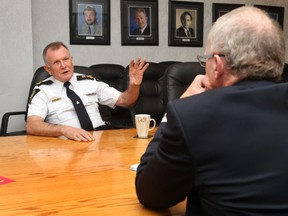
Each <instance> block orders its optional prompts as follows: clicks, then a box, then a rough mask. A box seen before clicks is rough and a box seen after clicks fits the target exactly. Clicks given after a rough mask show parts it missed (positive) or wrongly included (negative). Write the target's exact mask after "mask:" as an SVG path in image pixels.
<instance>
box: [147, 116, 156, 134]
mask: <svg viewBox="0 0 288 216" xmlns="http://www.w3.org/2000/svg"><path fill="white" fill-rule="evenodd" d="M151 121H153V126H152V127H149V129H148V131H151V130H153V129H154V128H155V126H156V121H155V119H152V118H151V119H150V122H151Z"/></svg>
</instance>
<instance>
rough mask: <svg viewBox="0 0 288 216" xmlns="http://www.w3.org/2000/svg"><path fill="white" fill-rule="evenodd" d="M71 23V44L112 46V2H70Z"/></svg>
mask: <svg viewBox="0 0 288 216" xmlns="http://www.w3.org/2000/svg"><path fill="white" fill-rule="evenodd" d="M85 17H86V18H85ZM69 22H70V23H69V26H70V44H82V45H110V0H85V1H81V0H69Z"/></svg>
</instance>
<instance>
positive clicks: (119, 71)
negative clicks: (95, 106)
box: [90, 64, 133, 128]
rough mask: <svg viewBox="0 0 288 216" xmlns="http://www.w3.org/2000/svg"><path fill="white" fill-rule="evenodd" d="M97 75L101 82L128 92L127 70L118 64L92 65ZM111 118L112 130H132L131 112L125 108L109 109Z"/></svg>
mask: <svg viewBox="0 0 288 216" xmlns="http://www.w3.org/2000/svg"><path fill="white" fill-rule="evenodd" d="M90 67H91V68H93V69H94V70H95V71H97V74H98V75H99V76H100V78H101V80H102V81H103V82H105V83H107V84H108V85H109V86H111V87H114V88H116V89H117V90H119V91H121V92H123V91H125V90H126V86H127V75H126V73H125V70H124V69H125V68H124V67H123V66H122V65H118V64H95V65H91V66H90ZM108 109H109V112H110V117H109V122H111V125H112V128H131V127H133V122H132V118H131V115H130V111H129V109H127V108H124V107H118V106H117V107H115V109H112V108H109V107H108Z"/></svg>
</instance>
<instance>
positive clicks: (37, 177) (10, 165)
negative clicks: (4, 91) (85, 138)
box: [0, 129, 185, 216]
mask: <svg viewBox="0 0 288 216" xmlns="http://www.w3.org/2000/svg"><path fill="white" fill-rule="evenodd" d="M154 132H155V131H153V132H151V135H153V133H154ZM91 133H93V135H94V137H95V141H93V142H76V141H72V140H67V139H61V138H53V137H37V136H12V137H1V138H0V167H1V168H0V176H3V177H6V178H9V179H12V180H14V182H11V183H8V184H3V185H0V191H1V196H0V215H69V216H71V215H115V214H117V215H133V216H137V215H139V216H140V215H141V216H142V215H144V216H145V215H161V216H162V215H167V216H169V215H184V214H185V202H183V203H180V204H179V205H177V206H174V207H173V208H171V209H169V210H165V211H152V210H149V209H145V208H143V207H142V205H141V204H139V202H138V200H137V197H136V193H135V186H134V181H135V174H136V173H135V171H131V170H129V167H130V166H131V165H132V164H136V163H139V160H140V157H141V155H142V154H143V152H144V151H145V149H146V146H147V144H148V143H149V141H150V140H151V138H150V139H136V138H133V137H134V136H135V133H136V130H135V129H123V130H107V131H94V132H91Z"/></svg>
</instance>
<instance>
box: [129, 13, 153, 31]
mask: <svg viewBox="0 0 288 216" xmlns="http://www.w3.org/2000/svg"><path fill="white" fill-rule="evenodd" d="M148 20H149V19H148V16H147V13H146V10H145V9H144V8H137V9H136V10H135V13H134V22H135V23H136V24H137V27H136V28H135V29H134V30H133V31H132V33H131V35H146V36H149V35H150V34H151V30H150V25H149V23H148Z"/></svg>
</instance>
